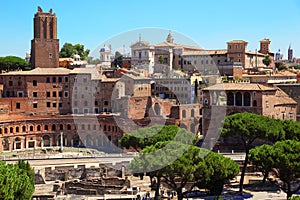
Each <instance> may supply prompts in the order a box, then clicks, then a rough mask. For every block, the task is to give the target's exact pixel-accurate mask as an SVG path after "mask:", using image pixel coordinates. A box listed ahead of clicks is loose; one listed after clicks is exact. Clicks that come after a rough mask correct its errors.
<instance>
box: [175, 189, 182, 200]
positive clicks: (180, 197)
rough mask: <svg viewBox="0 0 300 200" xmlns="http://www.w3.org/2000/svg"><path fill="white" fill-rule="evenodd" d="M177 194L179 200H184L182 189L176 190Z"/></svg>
mask: <svg viewBox="0 0 300 200" xmlns="http://www.w3.org/2000/svg"><path fill="white" fill-rule="evenodd" d="M176 192H177V200H182V199H183V194H182V189H178V190H176Z"/></svg>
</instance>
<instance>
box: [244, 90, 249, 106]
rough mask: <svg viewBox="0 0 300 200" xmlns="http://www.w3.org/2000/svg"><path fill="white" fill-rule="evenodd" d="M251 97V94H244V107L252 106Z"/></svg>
mask: <svg viewBox="0 0 300 200" xmlns="http://www.w3.org/2000/svg"><path fill="white" fill-rule="evenodd" d="M250 102H251V96H250V93H249V92H245V93H244V106H250Z"/></svg>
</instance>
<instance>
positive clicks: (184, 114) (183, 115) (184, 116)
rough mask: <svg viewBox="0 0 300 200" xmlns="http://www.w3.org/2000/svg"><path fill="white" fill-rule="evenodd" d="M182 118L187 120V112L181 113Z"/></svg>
mask: <svg viewBox="0 0 300 200" xmlns="http://www.w3.org/2000/svg"><path fill="white" fill-rule="evenodd" d="M181 115H182V118H186V110H182V111H181Z"/></svg>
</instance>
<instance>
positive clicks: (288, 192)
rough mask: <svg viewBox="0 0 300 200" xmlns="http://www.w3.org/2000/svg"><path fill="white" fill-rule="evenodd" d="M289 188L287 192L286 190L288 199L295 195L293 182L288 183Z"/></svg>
mask: <svg viewBox="0 0 300 200" xmlns="http://www.w3.org/2000/svg"><path fill="white" fill-rule="evenodd" d="M287 185H288V188H287V192H286V199H287V200H289V199H290V198H291V197H292V196H293V192H292V190H291V184H290V183H287Z"/></svg>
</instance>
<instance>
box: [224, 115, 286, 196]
mask: <svg viewBox="0 0 300 200" xmlns="http://www.w3.org/2000/svg"><path fill="white" fill-rule="evenodd" d="M221 134H222V136H223V137H228V136H229V137H234V138H237V139H239V140H240V141H241V143H242V146H243V147H244V150H245V153H246V156H245V161H244V166H243V169H242V174H241V180H240V192H241V193H242V192H243V185H244V176H245V172H246V167H247V164H248V159H249V150H250V148H251V147H252V144H253V142H254V141H255V140H256V139H265V140H267V139H270V140H272V141H274V140H277V139H281V138H282V137H284V130H283V128H282V126H281V124H280V123H276V122H275V121H274V120H273V119H271V118H268V117H265V116H263V115H257V114H253V113H247V112H244V113H237V114H233V115H230V116H227V117H226V118H225V119H224V122H223V128H222V130H221Z"/></svg>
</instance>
